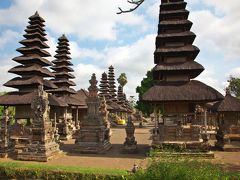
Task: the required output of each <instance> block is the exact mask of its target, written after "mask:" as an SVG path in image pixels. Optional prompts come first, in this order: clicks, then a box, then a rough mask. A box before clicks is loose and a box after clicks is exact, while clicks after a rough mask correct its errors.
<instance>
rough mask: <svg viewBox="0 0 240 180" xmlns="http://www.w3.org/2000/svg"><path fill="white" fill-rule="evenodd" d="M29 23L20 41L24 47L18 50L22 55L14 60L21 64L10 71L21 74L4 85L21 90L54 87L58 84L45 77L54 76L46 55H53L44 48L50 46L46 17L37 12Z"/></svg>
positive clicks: (30, 18) (27, 90)
mask: <svg viewBox="0 0 240 180" xmlns="http://www.w3.org/2000/svg"><path fill="white" fill-rule="evenodd" d="M29 20H30V21H29V25H28V26H27V28H26V29H25V32H26V34H24V35H23V36H24V37H25V38H26V39H24V40H22V41H20V42H19V43H21V44H22V45H23V46H24V47H21V48H18V49H17V51H18V52H20V53H21V54H22V55H21V56H18V57H15V58H13V60H14V61H16V62H17V63H19V64H21V65H18V66H16V67H14V68H12V69H10V70H9V72H10V73H14V74H17V75H19V77H16V78H13V79H11V80H10V81H8V82H7V83H5V84H4V85H5V86H7V87H13V88H16V89H18V90H19V91H21V92H33V91H34V90H35V89H37V88H38V86H39V85H43V87H44V89H45V90H46V89H53V88H56V86H55V85H54V84H53V83H51V82H50V81H48V80H45V79H44V78H45V77H54V74H53V73H51V72H50V71H49V70H48V69H47V68H45V67H47V66H50V65H51V62H49V61H48V60H47V59H45V58H44V57H49V56H51V55H50V54H49V53H48V52H47V51H45V50H44V49H46V48H49V46H48V45H47V44H46V43H45V41H47V39H46V38H45V36H46V33H45V29H44V26H45V25H44V22H45V21H44V19H43V18H42V17H40V16H39V14H38V12H36V13H35V14H34V15H33V16H31V17H29Z"/></svg>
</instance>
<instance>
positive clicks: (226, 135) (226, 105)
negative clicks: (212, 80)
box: [212, 90, 240, 151]
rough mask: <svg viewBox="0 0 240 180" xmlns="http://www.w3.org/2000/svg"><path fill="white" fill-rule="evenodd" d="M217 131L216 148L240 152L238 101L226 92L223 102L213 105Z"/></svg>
mask: <svg viewBox="0 0 240 180" xmlns="http://www.w3.org/2000/svg"><path fill="white" fill-rule="evenodd" d="M212 111H213V112H217V114H218V117H217V120H218V121H217V122H218V131H217V135H216V139H217V142H216V147H217V148H219V149H221V150H224V151H240V100H239V99H238V98H236V97H233V96H232V95H231V94H230V92H229V91H228V90H227V91H226V96H225V98H224V100H222V101H219V102H217V103H215V104H214V105H213V107H212Z"/></svg>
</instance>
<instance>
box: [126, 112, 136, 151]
mask: <svg viewBox="0 0 240 180" xmlns="http://www.w3.org/2000/svg"><path fill="white" fill-rule="evenodd" d="M125 130H126V135H127V137H126V138H125V142H124V148H123V150H124V152H126V153H136V152H137V141H136V140H135V137H134V132H135V127H134V124H133V122H132V116H128V122H127V126H126V128H125Z"/></svg>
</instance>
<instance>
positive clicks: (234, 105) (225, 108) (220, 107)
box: [212, 94, 240, 112]
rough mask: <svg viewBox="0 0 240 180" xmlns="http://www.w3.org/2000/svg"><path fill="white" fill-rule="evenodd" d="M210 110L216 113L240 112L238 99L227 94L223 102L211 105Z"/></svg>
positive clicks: (239, 100)
mask: <svg viewBox="0 0 240 180" xmlns="http://www.w3.org/2000/svg"><path fill="white" fill-rule="evenodd" d="M212 110H213V111H216V112H240V99H238V98H236V97H233V96H231V94H227V95H226V96H225V98H224V100H222V101H220V102H217V103H215V104H214V105H213V107H212Z"/></svg>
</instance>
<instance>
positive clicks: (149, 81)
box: [136, 70, 156, 115]
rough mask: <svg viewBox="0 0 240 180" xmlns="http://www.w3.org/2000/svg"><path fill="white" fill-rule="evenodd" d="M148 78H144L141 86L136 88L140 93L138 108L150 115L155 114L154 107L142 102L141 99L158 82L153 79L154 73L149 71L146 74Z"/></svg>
mask: <svg viewBox="0 0 240 180" xmlns="http://www.w3.org/2000/svg"><path fill="white" fill-rule="evenodd" d="M146 76H147V77H146V78H143V80H142V81H141V86H138V87H137V88H136V92H137V93H138V97H139V100H138V101H137V106H136V108H137V109H138V110H140V111H142V112H143V113H144V114H146V115H150V114H151V113H153V106H152V105H151V104H149V103H146V102H142V101H141V97H142V95H143V94H144V93H145V92H147V90H149V89H150V88H151V87H152V86H153V85H154V84H155V83H156V81H155V80H154V79H153V71H152V70H151V71H148V72H147V74H146Z"/></svg>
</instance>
